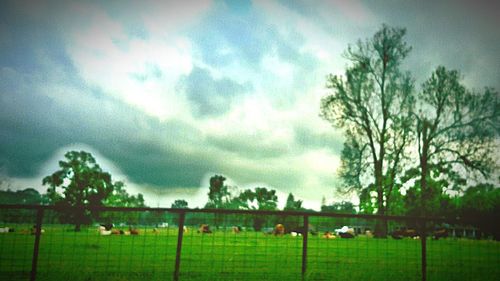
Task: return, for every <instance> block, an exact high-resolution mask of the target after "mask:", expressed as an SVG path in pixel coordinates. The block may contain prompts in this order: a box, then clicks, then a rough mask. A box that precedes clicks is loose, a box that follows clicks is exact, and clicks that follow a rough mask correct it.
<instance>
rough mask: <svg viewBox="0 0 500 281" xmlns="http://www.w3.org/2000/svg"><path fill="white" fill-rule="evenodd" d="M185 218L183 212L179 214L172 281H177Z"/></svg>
mask: <svg viewBox="0 0 500 281" xmlns="http://www.w3.org/2000/svg"><path fill="white" fill-rule="evenodd" d="M185 217H186V213H185V211H181V212H180V213H179V231H178V234H177V251H176V253H175V269H174V280H175V281H178V280H179V268H180V265H181V250H182V238H183V236H184V219H185Z"/></svg>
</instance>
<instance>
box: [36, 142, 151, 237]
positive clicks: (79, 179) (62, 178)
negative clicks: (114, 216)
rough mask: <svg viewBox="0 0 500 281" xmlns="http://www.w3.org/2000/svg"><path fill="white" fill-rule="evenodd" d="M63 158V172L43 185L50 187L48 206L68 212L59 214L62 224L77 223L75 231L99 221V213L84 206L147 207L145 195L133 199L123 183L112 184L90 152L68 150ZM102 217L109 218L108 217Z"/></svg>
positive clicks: (58, 172) (50, 177)
mask: <svg viewBox="0 0 500 281" xmlns="http://www.w3.org/2000/svg"><path fill="white" fill-rule="evenodd" d="M64 157H65V160H64V161H59V167H60V169H59V170H57V171H55V172H54V173H53V174H52V175H49V176H47V177H45V178H44V179H43V185H48V186H49V187H48V189H47V196H46V198H47V201H48V203H49V204H54V205H57V206H61V207H65V208H66V209H67V211H63V212H61V213H60V220H61V222H63V223H72V224H74V225H75V231H79V230H80V226H81V224H89V223H91V222H92V220H97V219H99V218H100V217H99V212H94V211H90V210H88V209H85V207H99V206H124V207H144V206H145V205H144V198H143V196H142V194H138V195H137V196H130V195H129V194H128V193H127V192H126V191H125V189H124V184H123V183H122V182H116V183H113V182H112V179H111V175H110V174H109V173H107V172H104V171H103V170H102V169H101V167H100V166H99V165H98V164H97V163H96V161H95V159H94V157H93V156H92V155H91V154H90V153H88V152H85V151H79V152H78V151H69V152H67V153H66V154H65V155H64ZM58 189H60V190H62V192H61V193H60V192H59V191H58ZM73 207H76V208H73ZM109 215H110V214H108V216H109ZM103 218H104V219H106V216H104V217H103ZM125 219H126V220H129V219H127V218H125Z"/></svg>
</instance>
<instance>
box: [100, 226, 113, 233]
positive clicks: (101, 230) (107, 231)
mask: <svg viewBox="0 0 500 281" xmlns="http://www.w3.org/2000/svg"><path fill="white" fill-rule="evenodd" d="M97 231H98V232H99V234H100V235H111V230H106V227H104V226H102V225H100V226H99V228H98V229H97Z"/></svg>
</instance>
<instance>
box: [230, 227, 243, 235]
mask: <svg viewBox="0 0 500 281" xmlns="http://www.w3.org/2000/svg"><path fill="white" fill-rule="evenodd" d="M232 231H233V233H234V234H238V233H240V232H241V226H233V227H232Z"/></svg>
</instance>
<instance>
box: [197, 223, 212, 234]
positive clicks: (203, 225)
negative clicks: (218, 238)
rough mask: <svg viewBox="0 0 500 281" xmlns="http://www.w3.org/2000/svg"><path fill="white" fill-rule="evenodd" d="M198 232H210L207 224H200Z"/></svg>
mask: <svg viewBox="0 0 500 281" xmlns="http://www.w3.org/2000/svg"><path fill="white" fill-rule="evenodd" d="M198 233H202V234H203V233H212V231H211V230H210V227H209V226H208V224H201V225H200V228H199V229H198Z"/></svg>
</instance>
